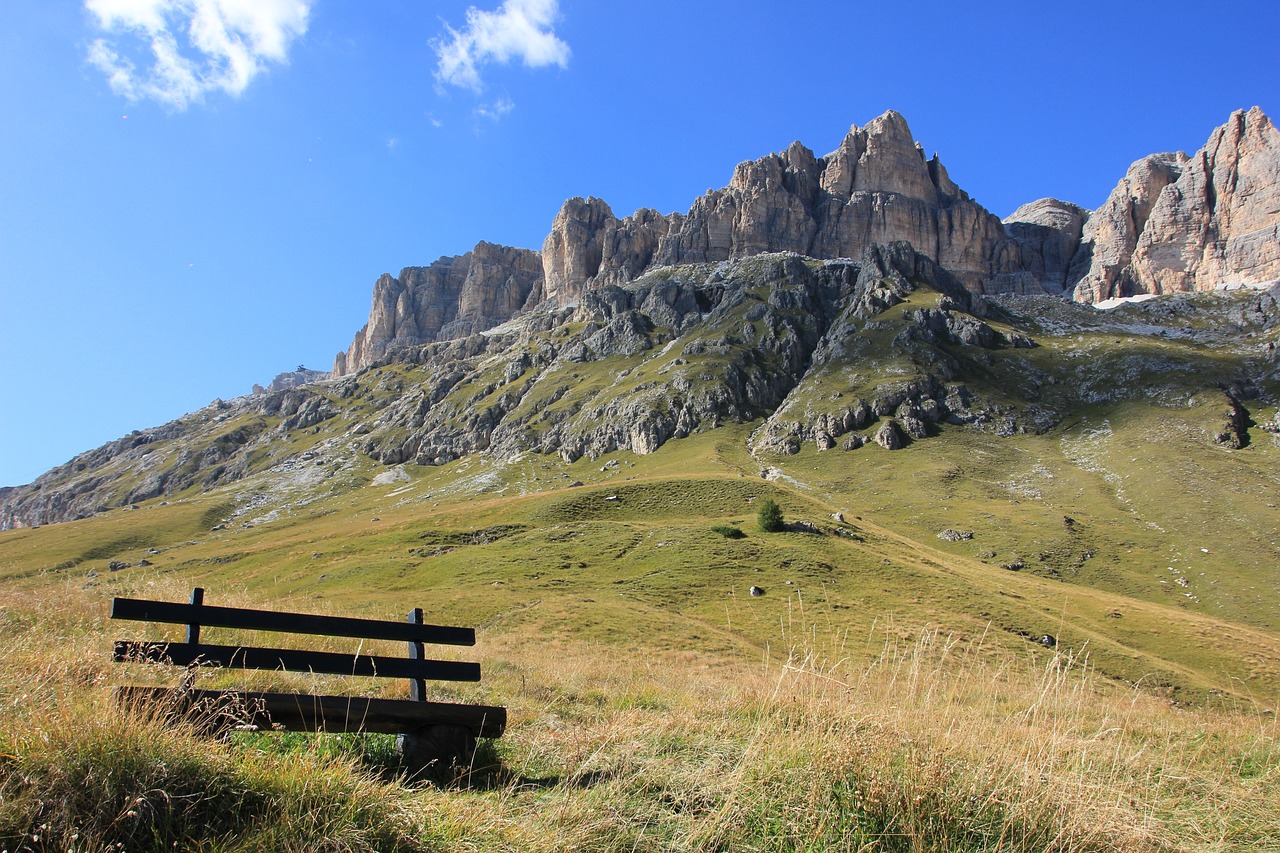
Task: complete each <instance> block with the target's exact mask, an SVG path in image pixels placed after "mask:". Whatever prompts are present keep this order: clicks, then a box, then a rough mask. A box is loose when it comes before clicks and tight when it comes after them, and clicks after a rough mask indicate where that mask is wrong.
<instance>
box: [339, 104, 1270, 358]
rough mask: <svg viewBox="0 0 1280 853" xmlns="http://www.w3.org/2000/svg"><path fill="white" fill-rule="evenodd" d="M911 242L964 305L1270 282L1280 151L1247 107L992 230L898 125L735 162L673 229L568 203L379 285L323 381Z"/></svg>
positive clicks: (675, 219) (883, 121) (880, 124)
mask: <svg viewBox="0 0 1280 853" xmlns="http://www.w3.org/2000/svg"><path fill="white" fill-rule="evenodd" d="M897 241H905V242H908V243H910V244H911V245H912V246H913V247H914V248H915V249H916V250H917V251H919V252H920V253H921V254H922V255H924V256H925V257H927V258H928V259H929V260H931V261H933V262H934V263H936V264H938V265H939V266H940V267H942V268H944V269H945V270H947V271H948V272H949V273H950V274H952V275H953V276H954V277H955V278H956V279H957V280H958V281H960V282H961V283H962V284H963V285H964V287H965V288H967V289H968V290H969V291H971V292H977V293H989V294H991V293H1014V294H1032V295H1036V294H1043V293H1050V294H1055V295H1057V294H1065V295H1068V296H1071V297H1073V298H1074V299H1076V300H1079V301H1083V302H1097V301H1101V300H1103V299H1107V298H1109V297H1112V296H1126V295H1133V294H1138V293H1168V292H1172V291H1177V290H1204V289H1211V288H1215V287H1220V286H1222V285H1224V284H1238V285H1247V286H1258V285H1265V284H1267V283H1269V282H1271V281H1274V280H1277V279H1280V136H1278V134H1277V131H1276V129H1275V127H1274V126H1273V125H1272V124H1271V122H1270V120H1269V119H1268V118H1267V117H1266V116H1265V115H1264V114H1263V113H1262V111H1261V110H1260V109H1258V108H1256V107H1255V108H1254V109H1252V110H1250V111H1249V112H1247V113H1245V112H1243V111H1241V112H1237V113H1234V114H1233V115H1232V117H1231V120H1230V121H1228V123H1227V124H1226V125H1224V126H1222V127H1220V128H1218V129H1217V130H1215V131H1214V133H1213V135H1212V136H1211V137H1210V139H1209V142H1208V143H1207V144H1206V145H1205V147H1204V148H1202V149H1201V151H1200V152H1198V153H1197V154H1196V156H1195V157H1187V156H1186V155H1185V154H1181V153H1178V154H1155V155H1151V156H1149V157H1144V158H1143V159H1141V160H1139V161H1137V162H1136V163H1134V164H1133V165H1132V166H1131V167H1130V169H1129V171H1128V173H1127V174H1126V175H1125V177H1124V178H1123V179H1122V180H1121V181H1120V183H1119V184H1118V185H1117V187H1116V188H1115V190H1114V191H1113V192H1112V193H1111V196H1110V197H1109V198H1108V199H1107V201H1106V203H1104V204H1103V206H1102V207H1101V208H1099V209H1098V210H1096V211H1093V212H1092V213H1086V212H1085V211H1083V210H1082V209H1080V208H1079V207H1077V206H1075V205H1073V204H1070V203H1069V202H1062V201H1057V200H1054V199H1042V200H1040V201H1037V202H1032V203H1031V204H1029V205H1024V206H1023V207H1021V208H1019V209H1018V210H1017V211H1015V212H1014V213H1013V214H1012V215H1011V216H1010V217H1009V218H1008V219H1007V220H1006V221H1005V222H1003V223H1002V222H1001V221H1000V220H999V219H998V218H997V217H995V216H994V215H992V214H991V213H990V212H988V211H987V210H986V209H984V208H983V207H982V206H980V205H979V204H977V203H975V202H974V201H973V200H972V199H971V198H970V197H969V196H968V194H966V193H965V192H964V191H963V190H961V189H960V188H959V187H958V186H956V184H955V182H954V181H952V180H951V178H950V176H949V175H948V174H947V170H946V168H945V167H944V166H943V164H942V162H941V161H940V160H939V159H938V157H937V155H936V154H935V155H934V156H933V157H932V158H926V157H925V154H924V149H923V147H922V146H921V145H920V143H919V142H917V141H916V140H915V138H914V137H913V135H912V133H911V129H910V127H909V126H908V125H907V122H906V119H904V118H903V117H902V115H901V114H899V113H897V112H894V111H892V110H890V111H888V112H886V113H884V114H883V115H881V116H879V117H877V118H875V119H873V120H872V121H870V122H868V123H867V124H866V125H865V126H864V127H858V126H857V125H854V126H852V127H851V128H850V130H849V133H848V134H847V135H846V136H845V138H844V139H843V140H842V141H841V143H840V145H839V146H838V147H837V148H836V149H835V150H834V151H832V152H831V153H829V154H827V155H825V156H823V157H817V156H815V155H814V153H813V152H812V151H811V150H809V149H808V148H806V147H805V146H804V145H802V144H801V143H799V142H793V143H791V145H789V146H788V147H787V148H786V149H785V150H783V151H781V152H779V153H775V154H769V155H767V156H765V157H761V158H759V159H756V160H749V161H746V162H743V163H740V164H738V166H737V167H736V168H735V169H734V171H733V175H732V177H731V178H730V180H729V183H728V184H727V185H726V186H725V187H723V188H722V189H718V190H711V191H709V192H707V193H706V194H705V195H703V196H701V197H700V198H698V199H697V200H696V201H695V202H694V203H693V206H692V207H691V209H690V210H689V212H688V213H687V214H680V213H670V214H662V213H659V212H657V211H654V210H650V209H647V208H642V209H640V210H637V211H636V212H635V213H634V214H632V215H630V216H626V217H621V218H620V217H618V216H617V215H615V214H614V212H613V210H612V209H611V208H610V206H609V205H608V204H607V203H606V202H604V201H603V200H601V199H598V198H594V197H588V198H585V199H583V198H572V199H569V200H568V201H566V202H565V203H564V205H563V206H562V207H561V209H560V211H559V213H557V215H556V217H555V219H554V220H553V221H552V223H551V230H550V233H549V234H548V235H547V238H546V240H545V241H544V243H543V246H542V251H541V253H538V252H533V251H529V250H524V249H512V248H508V247H500V246H493V245H492V244H488V243H481V244H479V245H478V246H477V247H476V248H475V249H474V250H472V252H469V253H468V254H467V255H463V256H461V257H458V258H441V259H440V260H439V261H437V262H436V263H434V264H432V265H431V266H429V267H410V268H408V269H406V270H405V271H403V272H402V273H401V274H400V277H399V278H395V277H392V276H390V275H384V276H383V277H382V278H380V279H379V280H378V282H377V284H376V285H375V287H374V299H373V308H372V310H371V311H370V315H369V322H368V324H367V325H366V326H365V328H364V329H362V330H361V331H360V333H358V334H357V335H356V338H355V340H354V341H353V342H352V345H351V348H350V349H349V350H348V351H347V352H346V353H340V354H339V355H338V357H337V359H336V360H335V363H334V372H335V374H338V375H341V374H346V373H353V372H355V371H357V370H359V369H361V368H363V367H367V366H369V365H371V364H373V363H375V362H377V361H378V360H379V359H381V358H383V357H384V356H385V355H386V353H387V352H388V351H390V350H392V349H395V348H399V347H409V346H416V345H421V344H424V343H430V342H432V341H438V340H448V339H451V338H455V337H458V336H462V335H468V334H474V333H476V332H481V331H485V330H487V329H490V328H492V327H494V326H496V325H499V324H501V323H504V322H506V321H507V320H509V319H511V318H512V317H513V316H514V315H515V314H517V313H519V312H520V311H522V310H524V309H529V308H533V307H536V306H537V305H539V304H541V303H542V302H544V301H547V300H553V304H556V305H558V306H560V307H571V306H576V305H577V304H578V303H579V302H580V301H581V300H582V299H583V297H584V295H585V294H587V293H588V292H591V291H594V290H599V289H601V288H606V287H609V286H617V285H625V284H628V283H630V282H634V281H636V280H637V279H639V278H640V277H641V276H643V275H644V274H645V273H646V272H648V271H650V270H653V269H655V268H658V267H667V266H678V265H683V264H696V263H718V262H723V261H728V260H734V259H738V258H745V257H752V256H755V255H759V254H763V253H768V252H792V253H796V254H799V255H805V256H808V257H813V258H818V259H835V258H860V257H862V255H863V253H864V252H865V251H866V250H867V249H868V248H869V247H871V246H874V245H877V244H889V243H894V242H897Z"/></svg>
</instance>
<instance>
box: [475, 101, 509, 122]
mask: <svg viewBox="0 0 1280 853" xmlns="http://www.w3.org/2000/svg"><path fill="white" fill-rule="evenodd" d="M515 108H516V105H515V103H514V102H513V101H512V100H511V99H510V98H508V97H506V96H505V95H504V96H503V97H501V98H498V100H496V101H494V102H493V103H492V104H481V105H480V106H478V107H476V109H475V114H476V117H478V118H487V119H489V120H490V121H497V120H498V119H500V118H502V117H503V116H504V115H506V114H507V113H509V112H511V111H512V110H514V109H515Z"/></svg>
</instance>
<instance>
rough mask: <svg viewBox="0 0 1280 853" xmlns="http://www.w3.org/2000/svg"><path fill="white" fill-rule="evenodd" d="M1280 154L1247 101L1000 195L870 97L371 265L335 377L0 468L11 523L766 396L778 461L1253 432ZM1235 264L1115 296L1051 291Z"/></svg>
mask: <svg viewBox="0 0 1280 853" xmlns="http://www.w3.org/2000/svg"><path fill="white" fill-rule="evenodd" d="M1277 163H1280V138H1278V136H1277V132H1276V130H1275V128H1274V127H1273V126H1272V125H1271V123H1270V121H1269V120H1268V119H1267V118H1266V116H1264V115H1263V114H1262V113H1261V112H1260V111H1258V110H1252V111H1250V112H1248V113H1237V114H1235V115H1233V116H1232V119H1231V121H1230V122H1229V123H1228V124H1227V125H1226V126H1224V127H1223V128H1220V129H1219V130H1217V131H1215V132H1214V134H1213V136H1212V137H1211V138H1210V141H1209V143H1208V144H1207V145H1206V146H1205V148H1204V149H1202V150H1201V151H1200V152H1198V153H1197V154H1196V155H1195V156H1194V157H1187V156H1185V155H1155V156H1153V157H1148V158H1144V159H1143V160H1141V161H1139V162H1138V163H1136V164H1134V166H1133V167H1132V168H1131V169H1130V171H1129V173H1128V175H1126V177H1125V178H1124V179H1123V180H1122V181H1121V182H1120V184H1119V185H1118V186H1117V188H1116V190H1115V191H1114V192H1113V193H1112V194H1111V196H1110V198H1109V199H1108V200H1107V202H1106V204H1104V205H1103V206H1102V207H1101V208H1099V210H1097V211H1093V212H1088V211H1085V210H1083V209H1081V208H1079V207H1078V206H1075V205H1072V204H1069V203H1066V202H1061V201H1056V200H1052V199H1043V200H1040V201H1037V202H1033V203H1031V204H1028V205H1025V206H1023V207H1021V208H1019V209H1018V211H1016V212H1015V213H1014V215H1013V216H1011V217H1009V218H1008V219H1007V220H1006V221H1005V222H1003V223H1002V222H1000V221H999V220H998V219H997V218H996V217H995V216H993V215H992V214H990V213H989V212H987V211H986V210H984V209H983V208H982V207H981V206H979V205H978V204H977V203H975V202H974V201H973V200H972V199H970V198H969V196H968V195H967V194H965V193H964V192H963V191H962V190H960V189H959V188H958V187H956V186H955V184H954V183H953V182H952V181H951V180H950V178H949V177H948V176H947V173H946V170H945V168H943V166H942V164H941V163H940V162H939V160H938V159H937V157H933V158H926V157H925V155H924V153H923V150H922V149H921V148H920V147H919V146H918V145H917V144H916V143H915V142H914V140H913V139H912V136H911V133H910V130H909V129H908V127H907V125H906V122H905V121H904V120H903V119H902V117H901V116H899V115H897V114H896V113H886V114H885V115H884V116H881V117H880V118H878V119H876V120H874V121H873V122H871V123H870V124H868V125H867V126H866V127H865V128H857V127H855V128H853V130H852V131H851V132H850V134H849V135H848V136H847V137H846V139H845V140H844V142H843V143H842V144H841V146H840V147H839V148H838V149H837V150H836V151H835V152H833V153H831V154H829V155H827V156H825V157H815V156H814V155H813V154H812V153H811V152H810V151H809V150H808V149H806V148H804V147H803V146H801V145H799V144H794V145H792V146H790V147H789V148H788V149H787V150H786V151H785V152H783V153H781V154H775V155H770V156H768V157H765V158H762V159H760V160H756V161H753V162H750V163H744V164H742V165H740V166H739V167H738V168H737V169H736V170H735V173H734V176H733V179H732V180H731V181H730V184H729V185H728V186H727V187H725V188H724V189H721V190H717V191H714V192H711V193H708V194H707V195H705V196H703V197H702V198H700V199H699V200H698V201H697V202H696V203H695V204H694V205H693V207H692V209H691V210H690V211H689V212H688V213H687V214H670V215H662V214H659V213H656V212H654V211H650V210H641V211H638V212H636V213H635V214H633V215H632V216H629V217H625V218H622V219H619V218H617V217H616V216H615V215H614V214H613V212H612V211H611V210H610V208H609V206H608V205H607V204H605V203H604V202H602V201H599V200H598V199H586V200H583V199H573V200H570V201H568V202H566V203H565V205H564V207H563V208H562V209H561V211H560V213H559V214H558V215H557V216H556V218H555V220H554V222H553V223H552V228H551V233H550V234H549V236H548V237H547V239H546V241H545V243H544V245H543V248H542V251H541V252H534V251H530V250H525V249H513V248H507V247H501V246H496V245H493V244H488V243H481V244H479V245H477V246H476V248H475V249H473V250H472V251H471V252H469V253H467V254H466V255H463V256H461V257H456V258H441V259H440V260H438V261H436V262H435V263H433V264H431V265H430V266H427V267H410V268H408V269H405V270H403V271H402V272H401V273H400V275H399V276H398V277H392V276H389V275H384V276H382V277H381V278H380V279H379V280H378V282H377V284H376V286H375V289H374V304H373V309H372V311H371V313H370V318H369V322H368V324H367V325H366V326H365V327H364V328H363V329H362V330H361V331H360V332H359V333H358V334H357V335H356V337H355V340H354V341H353V343H352V346H351V347H350V348H349V349H348V350H347V351H346V352H345V353H342V354H340V355H339V356H338V359H337V361H336V363H335V369H334V372H333V375H332V378H330V379H327V380H324V381H319V382H311V383H310V384H301V385H299V384H297V383H296V382H295V381H294V380H295V379H297V378H298V377H297V375H291V374H285V375H282V377H278V378H277V380H278V381H277V382H276V383H273V385H272V387H271V388H267V389H262V393H256V394H254V395H250V396H246V397H243V398H239V399H236V400H231V401H215V403H214V404H211V405H210V406H208V407H206V408H205V409H202V410H200V411H198V412H195V413H192V414H190V415H187V416H185V417H183V418H180V419H178V420H177V421H174V422H172V423H170V424H166V425H163V426H160V427H155V428H152V429H148V430H139V431H135V432H134V433H133V434H131V435H129V436H126V437H124V438H122V439H119V440H117V441H115V442H112V443H110V444H107V445H104V446H103V447H100V448H97V449H96V450H92V451H89V452H87V453H84V454H81V455H80V456H78V457H76V458H75V459H73V460H71V461H70V462H68V463H67V464H66V465H63V466H60V467H58V468H55V469H53V470H51V471H49V472H48V473H46V474H45V475H43V476H41V477H40V478H38V479H37V480H36V481H35V482H34V483H32V484H31V485H29V486H23V487H19V488H16V489H12V490H10V491H8V492H6V493H4V494H0V527H4V528H10V527H17V526H30V525H36V524H44V523H49V522H55V521H62V520H67V519H73V518H78V517H83V516H86V515H91V514H94V513H96V512H99V511H101V510H103V509H107V508H110V507H117V506H129V505H133V504H140V503H142V502H145V501H149V500H155V499H160V498H168V497H173V496H180V495H183V494H189V493H192V492H196V491H201V490H206V489H210V488H215V487H218V486H221V485H225V484H228V483H233V482H238V481H240V480H244V479H246V478H252V477H255V476H258V475H263V476H268V475H271V476H276V475H280V476H283V474H284V473H288V474H289V477H291V478H293V479H292V480H291V482H294V481H297V482H302V481H305V483H306V484H307V488H308V489H310V490H311V492H312V493H314V494H319V493H321V492H323V491H324V490H326V489H336V488H351V487H354V486H356V485H358V484H359V483H360V482H363V481H367V479H370V478H374V477H377V476H378V475H379V471H380V469H379V467H378V466H400V465H406V464H416V465H441V464H445V463H449V462H451V461H453V460H456V459H459V458H461V457H466V456H469V455H473V454H484V455H486V456H487V457H488V458H492V459H508V458H516V457H520V456H521V455H523V454H527V453H536V454H547V455H554V456H557V457H559V458H560V459H562V460H564V461H566V462H572V461H574V460H578V459H581V458H584V457H586V458H592V459H594V458H598V457H600V456H602V455H606V454H610V453H613V452H615V451H619V450H628V451H632V452H634V453H637V454H647V453H651V452H653V451H655V450H656V449H658V448H659V447H661V446H662V445H664V444H665V443H666V442H668V441H671V440H672V439H679V438H682V437H685V436H688V435H691V434H693V433H695V432H706V431H708V430H713V429H716V428H718V427H720V426H723V425H726V424H734V423H750V422H758V424H757V427H756V428H755V430H754V433H753V434H752V436H751V439H750V441H749V447H750V450H751V451H752V453H754V454H758V455H759V457H760V458H761V459H768V458H784V457H786V456H788V455H791V454H795V453H797V452H799V451H801V450H802V449H803V448H804V447H806V446H808V447H811V448H814V449H816V450H819V451H837V452H852V451H858V450H859V449H860V448H862V447H864V446H866V445H878V447H879V448H883V449H886V450H895V449H900V448H902V447H904V446H906V445H908V444H910V443H912V442H922V441H928V440H930V439H931V438H932V437H934V436H936V435H938V434H939V433H940V432H944V431H947V430H952V429H972V430H981V431H984V432H987V433H990V434H994V435H996V436H1014V435H1019V434H1028V433H1044V432H1047V431H1050V430H1053V429H1056V428H1057V427H1059V426H1060V425H1062V424H1064V423H1067V422H1070V421H1072V419H1077V420H1078V418H1079V417H1080V414H1079V413H1080V412H1081V411H1082V410H1084V409H1088V410H1089V411H1091V412H1095V413H1096V411H1098V410H1099V407H1101V408H1102V409H1103V410H1105V409H1106V408H1107V407H1113V408H1114V407H1120V406H1124V405H1127V404H1129V403H1132V402H1134V401H1143V402H1144V404H1152V405H1159V406H1169V407H1181V408H1184V409H1193V410H1195V411H1201V410H1205V411H1212V412H1214V413H1215V414H1213V415H1211V416H1209V420H1208V421H1206V422H1205V425H1204V427H1203V435H1202V438H1201V439H1200V440H1202V441H1203V442H1204V443H1205V444H1206V445H1207V446H1213V447H1240V446H1244V445H1246V444H1247V443H1248V442H1249V441H1250V440H1251V436H1256V435H1258V434H1259V433H1258V430H1259V429H1271V428H1275V427H1276V422H1275V420H1274V418H1272V417H1270V415H1269V414H1268V415H1266V416H1263V415H1262V414H1261V413H1263V412H1268V413H1269V412H1270V411H1271V407H1274V406H1275V405H1276V403H1277V401H1280V367H1278V365H1277V358H1276V353H1275V341H1276V338H1277V332H1278V331H1280V306H1278V305H1277V293H1280V290H1277V289H1275V288H1271V289H1266V288H1264V287H1263V286H1264V285H1265V284H1267V282H1269V281H1273V280H1276V279H1280V248H1278V247H1280V242H1278V241H1277V239H1276V228H1277V227H1278V226H1280V204H1277V189H1276V180H1275V170H1276V168H1277ZM1239 284H1244V285H1249V286H1251V287H1252V288H1254V289H1252V290H1247V291H1242V292H1239V293H1236V294H1233V295H1230V296H1221V295H1216V296H1215V295H1203V296H1195V297H1192V296H1185V295H1184V296H1176V297H1167V298H1166V299H1163V300H1154V301H1152V302H1148V303H1143V304H1141V305H1129V306H1126V307H1124V308H1123V309H1120V310H1118V311H1115V312H1102V311H1098V310H1095V309H1093V308H1090V307H1087V306H1085V305H1080V304H1077V303H1076V302H1072V301H1070V300H1069V299H1065V298H1063V297H1064V296H1066V297H1074V298H1075V299H1077V300H1078V301H1079V302H1092V301H1098V300H1102V299H1106V298H1112V297H1115V296H1127V295H1132V294H1137V293H1165V294H1168V293H1173V292H1190V291H1200V290H1216V289H1219V288H1220V286H1222V285H1239ZM298 375H301V374H298ZM304 378H305V377H304ZM1254 415H1258V417H1257V418H1255V417H1254ZM1259 425H1261V426H1259ZM866 452H868V453H875V452H881V451H880V450H878V449H876V448H875V447H873V448H871V449H870V450H868V451H866ZM273 472H274V473H273ZM299 478H301V479H299Z"/></svg>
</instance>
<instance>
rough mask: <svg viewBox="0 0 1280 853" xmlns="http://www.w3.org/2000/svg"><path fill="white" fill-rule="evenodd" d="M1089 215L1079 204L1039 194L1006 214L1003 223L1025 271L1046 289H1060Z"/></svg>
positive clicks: (1069, 269) (1078, 246)
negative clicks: (1043, 196)
mask: <svg viewBox="0 0 1280 853" xmlns="http://www.w3.org/2000/svg"><path fill="white" fill-rule="evenodd" d="M1088 219H1089V211H1087V210H1085V209H1084V208H1082V207H1080V206H1079V205H1075V204H1072V203H1071V202H1068V201H1059V200H1058V199H1056V198H1042V199H1040V200H1038V201H1033V202H1030V203H1029V204H1024V205H1022V207H1019V208H1018V209H1017V210H1015V211H1014V212H1013V213H1011V214H1009V216H1008V217H1006V218H1005V220H1004V226H1005V228H1006V230H1008V232H1009V234H1010V235H1011V236H1012V237H1013V238H1014V239H1015V240H1017V241H1018V244H1019V247H1020V248H1021V250H1022V261H1023V264H1024V266H1025V268H1026V271H1027V272H1028V273H1030V274H1031V276H1032V277H1034V278H1035V280H1036V281H1037V282H1038V283H1039V284H1040V285H1041V286H1042V287H1043V288H1044V289H1045V290H1046V291H1048V292H1049V293H1060V292H1062V291H1063V290H1065V289H1066V287H1067V279H1068V275H1069V273H1070V271H1071V261H1072V259H1073V258H1074V257H1075V254H1076V250H1078V249H1079V248H1080V238H1081V236H1082V234H1083V232H1084V225H1085V222H1086V221H1088Z"/></svg>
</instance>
